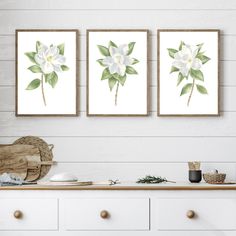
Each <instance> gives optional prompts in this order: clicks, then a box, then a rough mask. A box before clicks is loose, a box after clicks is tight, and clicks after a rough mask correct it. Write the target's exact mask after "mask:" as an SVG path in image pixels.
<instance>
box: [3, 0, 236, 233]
mask: <svg viewBox="0 0 236 236" xmlns="http://www.w3.org/2000/svg"><path fill="white" fill-rule="evenodd" d="M235 22H236V1H235V0H227V1H222V0H198V1H189V0H178V1H176V0H166V1H156V0H148V1H137V0H129V1H125V0H113V1H109V0H100V1H94V0H87V1H80V0H66V1H65V0H41V1H36V0H24V1H19V0H1V1H0V143H11V142H13V141H14V140H15V139H17V138H18V137H20V136H24V135H35V136H42V137H43V139H45V140H46V141H47V142H48V143H53V144H54V145H55V149H54V159H55V160H56V161H58V162H59V164H58V165H57V166H55V167H53V170H52V171H51V172H50V174H49V176H50V175H52V174H53V173H57V172H61V171H62V172H64V171H68V172H74V173H75V174H76V175H78V177H79V178H80V179H81V180H88V179H93V180H104V179H110V178H112V179H116V178H119V179H121V180H136V179H137V178H138V177H141V176H142V175H146V174H154V175H162V176H166V177H167V178H170V179H173V180H180V181H186V180H187V169H188V167H187V164H186V162H187V161H189V160H200V161H202V162H203V170H204V171H205V170H210V169H212V168H218V169H219V170H220V171H223V172H227V174H228V177H229V178H230V179H236V161H235V158H234V157H235V154H236V151H235V150H236V149H235V148H234V147H235V141H236V125H235V121H236V102H235V101H236V79H235V78H234V77H235V76H234V73H233V72H234V70H235V67H236V56H235V55H236V54H235V51H236V27H235ZM20 28H25V29H32V28H35V29H37V28H38V29H43V28H47V29H63V28H64V29H67V28H75V29H79V30H80V35H81V36H80V60H79V68H80V71H79V80H80V87H79V89H80V92H81V94H80V110H81V111H82V113H81V114H80V117H70V118H65V117H57V118H56V117H50V118H43V117H41V118H39V117H38V118H30V117H27V118H26V117H17V118H16V117H15V115H14V99H15V95H14V89H15V65H14V63H15V38H14V33H15V29H20ZM91 28H95V29H99V28H104V29H106V28H108V29H109V28H114V29H117V28H121V29H122V28H132V29H138V28H139V29H140V28H147V29H150V52H151V53H150V58H149V59H150V61H149V63H150V70H151V71H150V85H151V88H150V92H151V97H152V102H151V111H152V112H151V115H150V116H149V117H142V118H128V117H127V118H119V117H117V118H108V117H107V118H99V117H97V118H95V117H90V118H88V117H86V114H85V103H86V101H85V97H86V54H85V53H86V37H85V33H86V29H91ZM163 28H176V29H178V28H183V29H188V28H217V29H220V30H221V45H220V51H221V63H220V67H221V68H220V84H221V108H220V110H221V111H223V112H222V113H221V117H205V118H204V117H202V118H197V117H192V118H174V117H173V118H171V117H169V118H159V117H157V116H156V115H157V114H156V107H157V94H156V93H157V92H156V91H157V87H156V86H157V60H158V58H157V47H156V45H157V35H156V34H157V33H156V30H157V29H163ZM70 234H71V235H74V233H73V232H70ZM103 234H104V233H102V235H103ZM109 234H110V233H109ZM136 234H137V232H136ZM172 234H173V233H168V232H162V233H161V235H163V236H164V235H165V236H167V235H168V236H169V235H172ZM22 235H25V234H24V233H23V234H22ZM62 235H63V234H62ZM88 235H90V233H88ZM91 235H92V234H91ZM104 235H105V234H104ZM150 235H151V234H150ZM178 235H179V234H178ZM181 235H185V234H183V232H181ZM188 235H194V236H195V234H194V233H193V232H192V233H189V232H188ZM204 235H205V233H204ZM206 235H207V236H208V233H207V234H206ZM209 235H210V234H209ZM186 236H187V234H186Z"/></svg>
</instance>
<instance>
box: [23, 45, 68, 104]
mask: <svg viewBox="0 0 236 236" xmlns="http://www.w3.org/2000/svg"><path fill="white" fill-rule="evenodd" d="M35 48H36V51H32V52H26V53H25V55H26V56H27V57H28V59H29V60H30V61H31V62H32V63H33V65H31V66H30V67H29V68H28V70H30V71H31V72H32V73H35V74H41V78H40V79H39V78H36V79H34V80H32V81H31V82H30V83H29V84H28V86H27V88H26V90H34V89H37V88H39V87H40V86H41V91H42V98H43V103H44V106H47V102H46V96H45V91H44V85H45V84H47V83H48V84H49V85H51V87H52V88H55V86H56V84H57V82H58V74H57V73H61V72H63V71H68V70H69V67H68V66H66V65H65V61H66V58H65V56H64V51H65V45H64V44H60V45H58V46H54V45H50V46H49V47H48V46H46V45H44V44H43V43H41V42H39V41H37V42H36V46H35Z"/></svg>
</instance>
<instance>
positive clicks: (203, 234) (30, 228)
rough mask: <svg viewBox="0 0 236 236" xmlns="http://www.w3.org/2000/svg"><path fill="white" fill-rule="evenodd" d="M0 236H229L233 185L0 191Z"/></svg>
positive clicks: (234, 208)
mask: <svg viewBox="0 0 236 236" xmlns="http://www.w3.org/2000/svg"><path fill="white" fill-rule="evenodd" d="M0 235H1V236H31V235H34V236H39V235H46V236H57V235H58V236H67V235H68V236H79V235H83V236H84V235H85V236H92V235H95V236H118V235H122V236H126V235H127V236H129V235H130V236H154V235H155V236H235V235H236V186H234V185H228V186H226V185H222V186H219V185H205V184H197V185H190V184H160V185H136V184H129V185H116V186H87V187H86V186H83V187H75V186H73V187H69V186H67V187H65V186H64V187H63V186H61V187H59V186H57V187H55V186H54V187H53V186H40V185H37V186H26V187H0Z"/></svg>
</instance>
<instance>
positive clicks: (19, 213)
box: [14, 210, 23, 219]
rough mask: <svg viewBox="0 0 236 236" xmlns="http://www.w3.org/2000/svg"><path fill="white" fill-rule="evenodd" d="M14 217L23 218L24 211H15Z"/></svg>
mask: <svg viewBox="0 0 236 236" xmlns="http://www.w3.org/2000/svg"><path fill="white" fill-rule="evenodd" d="M14 217H15V218H16V219H21V218H22V217H23V213H22V212H21V211H19V210H16V211H15V212H14Z"/></svg>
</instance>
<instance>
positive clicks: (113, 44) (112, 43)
mask: <svg viewBox="0 0 236 236" xmlns="http://www.w3.org/2000/svg"><path fill="white" fill-rule="evenodd" d="M111 46H112V47H115V48H117V45H116V44H115V43H114V42H112V41H109V43H108V48H110V47H111Z"/></svg>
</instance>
